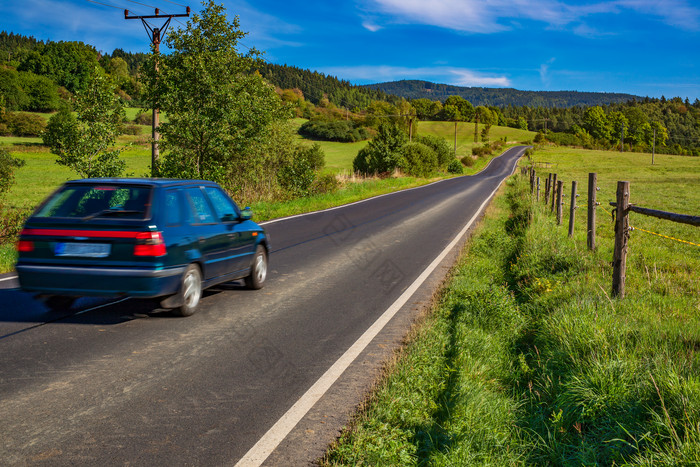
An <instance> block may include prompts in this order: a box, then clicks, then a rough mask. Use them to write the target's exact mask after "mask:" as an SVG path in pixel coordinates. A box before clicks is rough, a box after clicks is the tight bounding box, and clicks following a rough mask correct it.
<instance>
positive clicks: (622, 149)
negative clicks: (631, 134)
mask: <svg viewBox="0 0 700 467" xmlns="http://www.w3.org/2000/svg"><path fill="white" fill-rule="evenodd" d="M620 152H625V122H622V131H621V132H620Z"/></svg>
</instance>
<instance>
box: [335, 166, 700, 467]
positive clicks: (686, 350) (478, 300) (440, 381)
mask: <svg viewBox="0 0 700 467" xmlns="http://www.w3.org/2000/svg"><path fill="white" fill-rule="evenodd" d="M690 196H691V197H692V196H696V195H692V194H691V195H690ZM607 227H608V229H609V228H610V226H609V225H608V226H607ZM600 241H601V248H600V250H599V251H597V252H588V251H587V250H586V248H585V237H583V241H582V239H581V238H567V236H566V231H565V229H564V228H563V227H557V226H556V225H555V221H554V219H553V216H552V215H551V214H550V212H549V210H548V209H545V207H544V206H543V204H541V203H536V202H534V201H532V200H531V198H530V196H529V187H528V186H526V184H525V183H524V180H521V179H518V178H516V180H515V181H511V182H510V183H509V186H508V188H507V196H502V197H499V198H498V199H497V200H496V201H495V205H494V208H493V209H492V210H491V211H490V213H489V214H488V216H487V220H486V221H485V223H484V224H483V225H482V226H481V227H480V229H479V231H478V232H477V233H476V234H475V236H474V237H473V239H472V240H471V244H470V245H469V247H468V249H467V255H468V258H465V260H463V261H461V262H460V263H459V265H458V266H457V267H456V268H455V270H454V273H453V277H452V278H451V280H450V281H449V283H448V284H447V286H446V287H445V289H444V290H443V292H442V295H441V297H440V299H439V300H438V301H437V303H436V305H435V307H434V310H433V313H432V314H431V315H430V317H429V318H428V319H427V321H426V323H425V324H424V325H423V326H421V327H420V329H419V330H418V331H416V332H415V334H414V336H413V337H412V338H411V339H410V343H409V344H408V345H407V347H406V348H405V349H404V350H403V351H402V352H401V354H400V355H399V357H398V358H397V361H396V363H395V364H394V365H393V367H392V368H391V371H389V372H388V375H387V377H386V378H385V379H384V380H383V381H382V382H381V383H380V384H379V385H378V388H377V390H376V391H375V392H374V393H373V394H372V396H371V397H370V398H369V400H368V402H367V404H366V407H365V409H364V410H363V411H362V412H360V413H359V414H358V415H357V416H356V418H355V420H354V421H353V423H352V425H351V427H350V428H349V429H348V430H347V431H346V432H345V433H344V434H343V435H342V436H341V438H340V439H339V440H338V442H337V443H336V444H335V445H334V446H333V447H332V449H331V450H329V452H328V454H327V455H326V457H325V459H324V460H323V462H324V463H326V464H327V465H358V464H361V465H398V464H401V465H472V464H482V465H483V464H490V465H623V464H625V465H630V464H631V465H698V463H700V376H699V375H700V313H698V312H699V311H700V289H699V288H698V284H697V280H695V281H693V280H689V279H688V278H687V277H686V271H687V270H695V271H696V270H697V267H698V266H700V264H698V262H699V261H700V258H699V256H700V255H696V254H695V253H693V250H690V251H686V252H685V254H681V255H675V256H674V257H673V259H672V260H671V258H670V255H671V253H669V252H660V253H658V254H659V255H660V257H656V256H655V255H656V254H657V252H656V251H655V250H653V249H652V250H650V251H649V252H648V253H647V254H646V256H645V260H644V261H632V262H631V264H630V265H629V274H631V275H632V276H633V277H636V276H639V275H644V276H645V277H646V282H645V284H644V286H642V285H641V284H635V286H634V287H633V288H632V289H631V290H630V291H629V293H628V297H627V298H625V299H622V300H619V299H611V298H610V296H609V290H610V280H611V267H610V264H609V263H610V259H611V258H612V256H611V252H610V251H609V249H608V247H607V246H604V244H606V243H607V239H605V238H603V239H601V240H600ZM649 263H651V264H655V263H656V264H658V263H664V264H666V263H668V264H670V263H673V264H675V268H674V269H673V270H664V271H663V272H658V271H657V273H654V272H649V274H647V272H648V271H646V269H647V268H648V267H647V264H649ZM640 269H641V270H640ZM654 274H658V277H654ZM676 279H678V280H677V282H676ZM676 283H677V284H678V285H674V284H676Z"/></svg>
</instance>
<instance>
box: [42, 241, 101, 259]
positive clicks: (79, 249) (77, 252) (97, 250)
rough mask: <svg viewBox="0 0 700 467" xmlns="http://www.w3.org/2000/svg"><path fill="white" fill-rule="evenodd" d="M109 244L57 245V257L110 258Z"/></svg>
mask: <svg viewBox="0 0 700 467" xmlns="http://www.w3.org/2000/svg"><path fill="white" fill-rule="evenodd" d="M110 247H111V245H110V244H109V243H57V244H56V250H55V253H56V256H77V257H81V258H106V257H107V256H109V252H110V249H111V248H110Z"/></svg>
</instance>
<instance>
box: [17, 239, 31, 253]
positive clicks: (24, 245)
mask: <svg viewBox="0 0 700 467" xmlns="http://www.w3.org/2000/svg"><path fill="white" fill-rule="evenodd" d="M17 251H18V252H20V253H29V252H30V251H34V242H33V241H31V240H20V241H18V242H17Z"/></svg>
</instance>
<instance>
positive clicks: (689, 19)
mask: <svg viewBox="0 0 700 467" xmlns="http://www.w3.org/2000/svg"><path fill="white" fill-rule="evenodd" d="M615 3H616V4H618V5H620V6H621V7H624V8H629V9H631V10H635V11H637V12H639V13H642V14H646V15H650V16H657V17H659V18H661V20H662V21H663V22H664V23H666V24H668V25H669V26H674V27H678V28H681V29H686V30H691V31H697V30H699V29H700V9H698V8H697V7H692V6H690V5H688V4H687V2H686V1H685V0H664V1H663V2H660V1H658V0H617V1H616V2H615Z"/></svg>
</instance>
